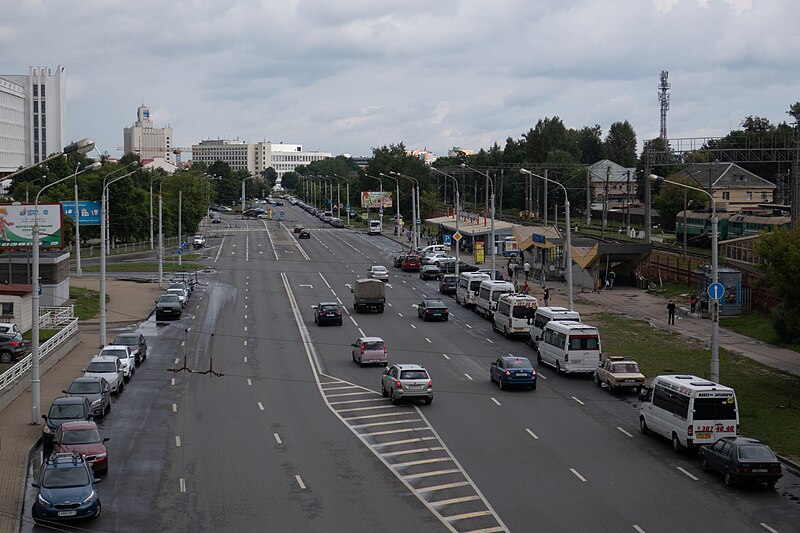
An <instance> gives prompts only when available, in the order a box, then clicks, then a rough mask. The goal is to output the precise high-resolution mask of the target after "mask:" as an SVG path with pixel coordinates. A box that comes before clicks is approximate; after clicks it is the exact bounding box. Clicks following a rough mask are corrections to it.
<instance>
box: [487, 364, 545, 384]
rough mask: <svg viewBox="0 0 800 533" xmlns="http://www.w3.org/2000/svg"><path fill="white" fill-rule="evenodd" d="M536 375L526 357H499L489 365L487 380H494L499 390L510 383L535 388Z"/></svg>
mask: <svg viewBox="0 0 800 533" xmlns="http://www.w3.org/2000/svg"><path fill="white" fill-rule="evenodd" d="M537 377H538V376H537V374H536V369H534V368H533V365H532V364H531V362H530V361H529V360H528V358H527V357H513V356H509V357H500V358H498V359H497V361H494V362H493V363H492V364H491V365H490V366H489V381H496V382H497V384H498V385H499V386H500V389H501V390H502V389H505V388H507V387H509V386H512V385H518V386H523V387H528V388H529V389H535V388H536V380H537Z"/></svg>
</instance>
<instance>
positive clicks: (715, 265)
mask: <svg viewBox="0 0 800 533" xmlns="http://www.w3.org/2000/svg"><path fill="white" fill-rule="evenodd" d="M648 178H649V181H655V182H658V183H670V184H672V185H677V186H678V187H683V188H685V189H689V190H692V191H698V192H701V193H703V194H705V195H706V196H708V199H709V201H710V202H711V279H712V282H713V283H718V282H719V219H718V218H717V205H716V202H715V201H714V196H713V195H712V194H711V193H709V192H708V191H707V190H705V189H702V188H700V187H692V186H691V185H687V184H685V183H681V182H679V181H672V180H668V179H666V178H664V177H663V176H656V175H655V174H650V175H649V176H648ZM684 226H685V224H684ZM709 303H711V306H712V309H711V381H713V382H715V383H719V299H718V298H709Z"/></svg>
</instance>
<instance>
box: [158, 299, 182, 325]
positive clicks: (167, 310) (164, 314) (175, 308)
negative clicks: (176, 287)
mask: <svg viewBox="0 0 800 533" xmlns="http://www.w3.org/2000/svg"><path fill="white" fill-rule="evenodd" d="M182 312H183V306H182V305H181V301H180V299H179V298H178V296H177V295H175V294H162V295H161V297H160V298H159V299H158V300H156V320H164V319H166V318H174V319H179V318H180V317H181V313H182Z"/></svg>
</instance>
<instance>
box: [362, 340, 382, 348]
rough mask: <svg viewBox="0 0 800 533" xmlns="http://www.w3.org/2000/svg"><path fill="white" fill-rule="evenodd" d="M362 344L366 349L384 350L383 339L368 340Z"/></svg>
mask: <svg viewBox="0 0 800 533" xmlns="http://www.w3.org/2000/svg"><path fill="white" fill-rule="evenodd" d="M362 345H363V346H364V349H365V350H383V341H366V342H364V343H362Z"/></svg>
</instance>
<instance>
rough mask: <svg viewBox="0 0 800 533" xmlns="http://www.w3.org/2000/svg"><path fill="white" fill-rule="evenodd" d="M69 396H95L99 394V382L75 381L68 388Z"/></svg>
mask: <svg viewBox="0 0 800 533" xmlns="http://www.w3.org/2000/svg"><path fill="white" fill-rule="evenodd" d="M67 392H68V393H70V394H97V393H99V392H100V382H99V381H76V382H74V383H73V384H72V385H70V386H69V389H67Z"/></svg>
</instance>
